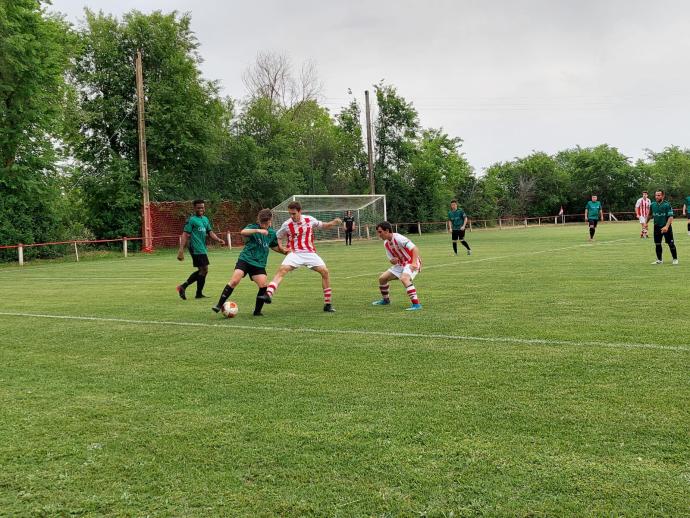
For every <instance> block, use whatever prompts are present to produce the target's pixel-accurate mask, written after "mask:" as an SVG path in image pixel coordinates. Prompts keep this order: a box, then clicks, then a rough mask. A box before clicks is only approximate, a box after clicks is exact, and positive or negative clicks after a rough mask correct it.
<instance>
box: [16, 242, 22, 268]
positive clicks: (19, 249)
mask: <svg viewBox="0 0 690 518" xmlns="http://www.w3.org/2000/svg"><path fill="white" fill-rule="evenodd" d="M17 253H18V254H19V266H24V245H23V244H21V243H19V247H18V248H17Z"/></svg>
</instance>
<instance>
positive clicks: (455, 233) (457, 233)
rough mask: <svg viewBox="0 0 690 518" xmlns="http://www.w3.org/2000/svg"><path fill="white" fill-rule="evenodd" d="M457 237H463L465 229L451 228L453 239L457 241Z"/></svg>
mask: <svg viewBox="0 0 690 518" xmlns="http://www.w3.org/2000/svg"><path fill="white" fill-rule="evenodd" d="M458 239H465V231H464V230H460V229H457V230H456V229H453V241H457V240H458Z"/></svg>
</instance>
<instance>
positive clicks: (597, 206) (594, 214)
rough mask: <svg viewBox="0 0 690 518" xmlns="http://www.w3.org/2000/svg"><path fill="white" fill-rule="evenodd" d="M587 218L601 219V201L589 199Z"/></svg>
mask: <svg viewBox="0 0 690 518" xmlns="http://www.w3.org/2000/svg"><path fill="white" fill-rule="evenodd" d="M586 209H587V219H599V212H600V211H601V202H600V201H591V200H590V201H588V202H587V207H586Z"/></svg>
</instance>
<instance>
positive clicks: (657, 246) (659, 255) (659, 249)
mask: <svg viewBox="0 0 690 518" xmlns="http://www.w3.org/2000/svg"><path fill="white" fill-rule="evenodd" d="M661 252H662V250H661V243H659V244H657V245H656V258H657V259H658V260H659V261H661Z"/></svg>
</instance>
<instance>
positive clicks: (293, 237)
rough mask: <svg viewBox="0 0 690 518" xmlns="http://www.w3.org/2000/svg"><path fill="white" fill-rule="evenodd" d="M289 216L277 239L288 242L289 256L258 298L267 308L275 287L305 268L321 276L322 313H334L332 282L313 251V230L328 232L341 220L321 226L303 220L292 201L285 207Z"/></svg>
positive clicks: (299, 205) (296, 205)
mask: <svg viewBox="0 0 690 518" xmlns="http://www.w3.org/2000/svg"><path fill="white" fill-rule="evenodd" d="M288 213H289V214H290V219H288V220H287V221H285V222H284V223H283V224H282V225H281V226H280V229H278V232H277V235H278V239H283V238H285V239H287V246H286V248H287V249H288V250H290V252H289V253H288V254H287V256H286V257H285V259H284V260H283V263H282V264H281V265H280V268H278V272H276V274H275V276H274V277H273V280H272V281H271V282H270V284H269V285H268V288H267V289H266V293H265V294H264V295H260V296H259V297H257V298H258V299H260V300H263V301H264V302H265V303H266V304H270V303H271V302H272V300H273V294H274V293H275V292H276V290H277V289H278V285H279V284H280V282H281V281H282V280H283V277H285V275H286V274H287V273H288V272H291V271H292V270H296V269H297V268H299V267H301V266H306V267H307V268H309V269H310V270H314V271H315V272H319V274H320V275H321V284H322V286H323V302H324V304H323V310H324V311H326V312H328V313H334V312H335V309H333V304H332V302H331V295H332V291H331V280H330V277H329V273H328V268H326V263H324V262H323V259H321V257H319V255H318V254H317V253H316V248H314V229H316V228H323V229H328V228H331V227H334V226H337V225H340V224H341V223H342V220H341V219H340V218H335V219H334V220H333V221H329V222H327V223H324V222H322V221H319V220H318V219H316V218H314V217H312V216H304V215H302V205H301V204H300V203H299V202H297V201H293V202H292V203H290V204H289V205H288Z"/></svg>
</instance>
